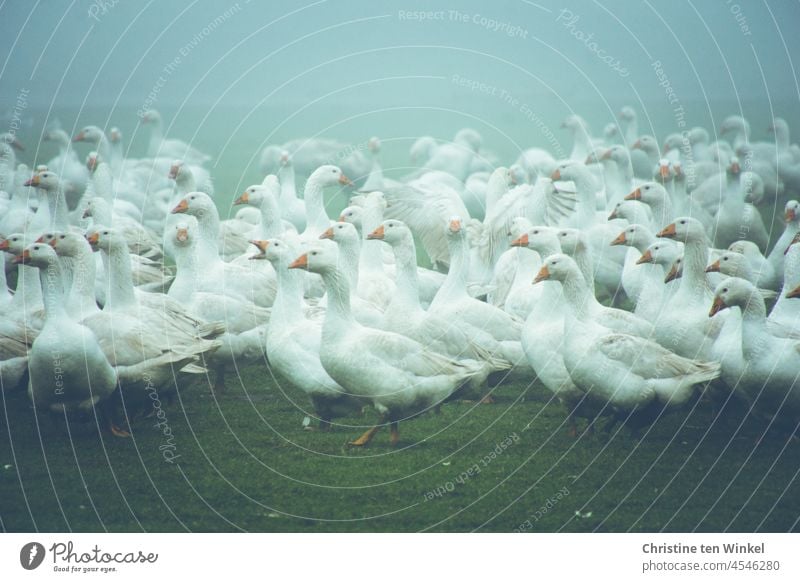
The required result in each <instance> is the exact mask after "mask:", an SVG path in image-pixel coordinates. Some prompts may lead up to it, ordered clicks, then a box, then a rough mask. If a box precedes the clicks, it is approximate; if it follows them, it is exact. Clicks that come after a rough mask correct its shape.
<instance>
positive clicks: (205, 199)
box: [172, 192, 216, 218]
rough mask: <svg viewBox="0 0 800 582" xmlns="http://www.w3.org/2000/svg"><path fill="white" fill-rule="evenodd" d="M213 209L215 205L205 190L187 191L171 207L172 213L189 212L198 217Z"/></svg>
mask: <svg viewBox="0 0 800 582" xmlns="http://www.w3.org/2000/svg"><path fill="white" fill-rule="evenodd" d="M213 210H216V206H215V205H214V201H213V200H212V199H211V196H209V195H208V194H206V193H205V192H189V193H188V194H187V195H186V196H184V197H183V198H181V200H180V202H178V204H177V205H176V206H175V208H173V209H172V214H189V215H191V216H194V217H196V218H200V217H202V216H204V215H205V214H206V213H208V212H212V211H213Z"/></svg>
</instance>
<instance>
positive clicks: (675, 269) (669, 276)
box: [664, 265, 680, 283]
mask: <svg viewBox="0 0 800 582" xmlns="http://www.w3.org/2000/svg"><path fill="white" fill-rule="evenodd" d="M678 278H680V274H679V273H678V266H677V265H672V268H671V269H670V270H669V273H667V276H666V277H664V283H669V282H670V281H674V280H675V279H678Z"/></svg>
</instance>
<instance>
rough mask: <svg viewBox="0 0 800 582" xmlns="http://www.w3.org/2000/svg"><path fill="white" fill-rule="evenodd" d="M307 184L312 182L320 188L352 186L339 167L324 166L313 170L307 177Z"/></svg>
mask: <svg viewBox="0 0 800 582" xmlns="http://www.w3.org/2000/svg"><path fill="white" fill-rule="evenodd" d="M308 182H313V183H315V184H317V185H319V186H320V187H323V188H324V187H325V186H336V185H340V186H352V184H353V183H352V182H351V181H350V178H348V177H347V176H345V175H344V173H343V172H342V170H341V168H339V166H333V165H331V164H326V165H324V166H320V167H319V168H317V169H316V170H314V171H313V172H312V173H311V175H310V176H309V177H308Z"/></svg>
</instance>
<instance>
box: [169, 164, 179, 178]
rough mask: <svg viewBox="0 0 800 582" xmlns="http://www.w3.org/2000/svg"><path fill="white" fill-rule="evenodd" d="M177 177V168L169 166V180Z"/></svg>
mask: <svg viewBox="0 0 800 582" xmlns="http://www.w3.org/2000/svg"><path fill="white" fill-rule="evenodd" d="M177 177H178V166H170V167H169V179H170V180H174V179H175V178H177Z"/></svg>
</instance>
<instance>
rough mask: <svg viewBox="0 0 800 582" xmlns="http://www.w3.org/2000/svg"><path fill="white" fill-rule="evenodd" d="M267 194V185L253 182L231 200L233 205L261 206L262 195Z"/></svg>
mask: <svg viewBox="0 0 800 582" xmlns="http://www.w3.org/2000/svg"><path fill="white" fill-rule="evenodd" d="M266 195H267V187H266V186H264V185H263V184H253V185H252V186H248V187H247V189H246V190H245V191H244V192H243V193H242V195H241V196H239V197H238V198H237V199H236V200H234V201H233V205H234V206H241V205H243V204H247V205H249V206H255V207H256V208H259V207H261V203H262V202H263V201H264V197H265V196H266Z"/></svg>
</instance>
